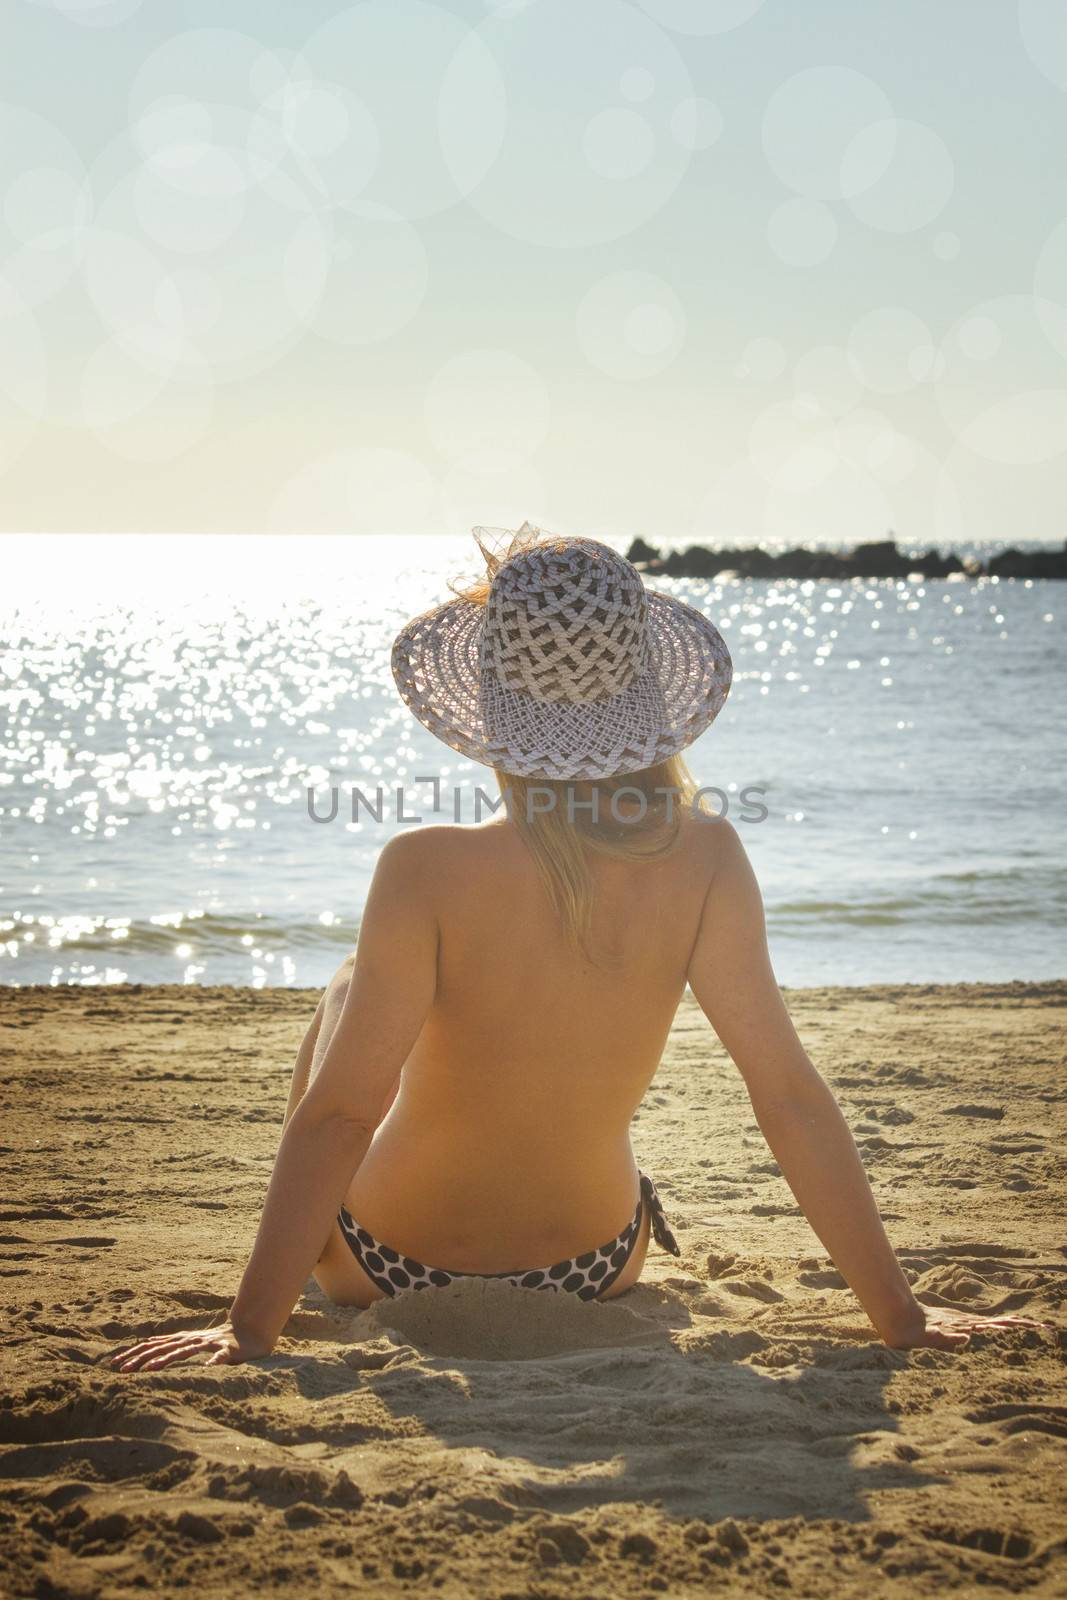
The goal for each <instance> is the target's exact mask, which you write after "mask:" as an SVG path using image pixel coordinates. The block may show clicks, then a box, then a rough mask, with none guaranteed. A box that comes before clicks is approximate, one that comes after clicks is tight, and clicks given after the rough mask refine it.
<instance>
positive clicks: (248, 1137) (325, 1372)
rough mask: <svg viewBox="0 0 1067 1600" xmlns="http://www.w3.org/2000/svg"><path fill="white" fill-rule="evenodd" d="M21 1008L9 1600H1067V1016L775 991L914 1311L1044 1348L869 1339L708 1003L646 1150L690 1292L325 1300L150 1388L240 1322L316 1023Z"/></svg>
mask: <svg viewBox="0 0 1067 1600" xmlns="http://www.w3.org/2000/svg"><path fill="white" fill-rule="evenodd" d="M0 993H2V998H0V1056H2V1064H0V1078H2V1081H3V1091H2V1099H3V1127H4V1131H3V1134H2V1135H0V1138H2V1143H3V1155H4V1182H3V1186H2V1197H0V1219H2V1222H0V1236H2V1237H0V1256H2V1261H0V1267H2V1271H3V1275H4V1283H3V1287H2V1291H0V1298H2V1300H3V1302H4V1307H5V1315H4V1318H3V1334H2V1347H0V1348H2V1353H0V1360H2V1363H3V1365H2V1372H0V1382H2V1386H3V1401H2V1409H0V1590H3V1591H4V1592H6V1593H10V1594H12V1595H19V1596H21V1595H33V1596H38V1597H46V1600H48V1597H58V1596H63V1597H72V1600H73V1597H82V1596H102V1597H103V1596H108V1597H119V1596H126V1595H134V1594H138V1593H143V1592H145V1591H146V1590H148V1591H150V1592H154V1593H161V1594H169V1593H171V1592H176V1591H178V1590H180V1589H183V1588H186V1587H188V1588H189V1589H191V1590H195V1592H196V1593H197V1595H198V1596H207V1597H210V1596H222V1595H226V1596H230V1595H234V1596H236V1595H247V1594H251V1593H254V1592H255V1593H275V1592H283V1593H286V1594H315V1595H322V1596H325V1595H335V1594H345V1593H348V1592H349V1591H353V1592H354V1591H356V1590H359V1591H361V1592H362V1593H364V1594H367V1595H371V1596H373V1595H376V1594H397V1593H408V1592H412V1593H414V1592H418V1593H420V1594H423V1593H439V1594H441V1595H448V1596H453V1595H455V1596H460V1595H462V1596H468V1595H475V1596H489V1597H499V1600H504V1597H509V1600H520V1597H527V1596H528V1597H535V1596H536V1597H551V1596H560V1597H564V1596H567V1597H570V1596H573V1597H579V1596H584V1597H594V1596H596V1597H599V1596H607V1595H610V1596H612V1597H613V1600H624V1597H630V1596H639V1595H640V1596H644V1595H653V1594H656V1593H665V1594H669V1595H672V1596H673V1595H683V1596H684V1595H698V1594H700V1595H703V1594H707V1593H709V1592H711V1593H719V1592H722V1593H729V1594H731V1595H750V1594H751V1595H773V1594H786V1595H795V1596H801V1595H804V1596H808V1595H810V1596H819V1597H822V1596H826V1595H834V1596H838V1595H841V1596H852V1595H855V1596H860V1595H862V1596H865V1597H866V1596H868V1595H869V1594H871V1593H872V1592H875V1593H877V1594H878V1595H880V1596H883V1595H889V1596H900V1597H901V1600H904V1597H910V1596H914V1595H934V1594H939V1593H942V1592H944V1591H945V1590H949V1591H955V1592H960V1593H968V1594H971V1593H979V1592H989V1591H994V1592H996V1591H1001V1590H1003V1591H1010V1592H1012V1593H1023V1592H1027V1593H1034V1594H1052V1593H1059V1594H1063V1593H1065V1592H1067V1560H1065V1553H1067V1541H1065V1540H1064V1533H1065V1529H1067V1517H1065V1514H1064V1513H1065V1499H1067V1496H1065V1474H1064V1437H1065V1435H1067V1393H1065V1386H1064V1383H1063V1378H1062V1350H1063V1346H1064V1339H1063V1336H1062V1332H1061V1331H1059V1330H1061V1329H1062V1327H1063V1314H1062V1300H1063V1278H1064V1272H1065V1267H1067V1259H1065V1258H1067V1251H1065V1248H1064V1247H1065V1242H1067V1233H1065V1229H1064V1218H1063V1197H1064V1189H1063V1171H1062V1168H1063V1122H1064V1080H1063V1065H1064V1041H1065V1028H1064V1020H1065V1008H1067V984H1065V983H1043V984H1031V985H1023V984H1014V985H1003V986H993V985H967V986H961V987H949V988H935V987H926V986H918V985H914V986H903V987H894V988H877V989H875V988H872V989H821V990H806V991H792V992H790V993H789V994H788V996H787V997H788V1000H789V1003H790V1006H791V1009H792V1012H793V1015H794V1017H795V1019H796V1022H797V1025H798V1028H799V1030H800V1033H801V1036H802V1037H803V1039H804V1041H805V1044H806V1045H807V1047H808V1049H809V1050H810V1052H811V1054H812V1057H813V1058H814V1060H815V1061H816V1063H817V1064H818V1065H819V1067H820V1069H821V1070H822V1071H823V1072H824V1074H825V1076H826V1077H827V1079H828V1080H829V1082H830V1083H831V1084H832V1085H833V1087H834V1089H835V1091H836V1092H837V1094H838V1096H839V1098H840V1100H841V1103H842V1105H843V1107H844V1109H845V1112H846V1115H847V1116H848V1117H849V1120H850V1122H851V1125H852V1127H853V1130H854V1132H855V1134H856V1138H857V1140H858V1141H859V1144H860V1146H861V1149H862V1151H863V1155H864V1159H865V1161H866V1163H867V1168H868V1171H869V1172H870V1175H871V1180H872V1183H873V1184H874V1187H875V1190H876V1192H877V1195H878V1199H879V1202H880V1204H881V1206H882V1209H883V1214H884V1216H885V1219H886V1223H887V1226H888V1229H889V1232H890V1236H891V1238H892V1239H893V1242H894V1244H895V1246H896V1247H897V1249H898V1251H899V1253H900V1256H901V1259H902V1261H903V1263H904V1265H905V1268H906V1270H907V1272H908V1275H909V1277H911V1278H912V1280H913V1281H914V1283H915V1286H916V1288H917V1290H918V1291H919V1292H920V1294H921V1295H922V1296H923V1297H924V1298H926V1299H927V1300H929V1301H931V1302H933V1303H935V1304H947V1305H953V1306H958V1307H961V1308H967V1309H973V1308H976V1307H980V1308H983V1309H986V1310H989V1311H994V1310H999V1309H1009V1310H1017V1311H1022V1312H1025V1313H1029V1314H1032V1315H1034V1316H1038V1317H1044V1318H1048V1319H1049V1320H1050V1321H1052V1322H1054V1323H1055V1325H1056V1326H1055V1328H1054V1329H1053V1331H1051V1332H1036V1331H1035V1332H1030V1331H1019V1332H1011V1333H1009V1332H1001V1333H997V1334H994V1335H992V1336H982V1337H976V1338H975V1339H974V1340H973V1343H972V1346H971V1348H969V1349H968V1350H966V1351H965V1352H963V1353H962V1354H952V1355H950V1354H947V1353H942V1352H939V1351H938V1352H935V1351H929V1350H926V1351H917V1352H910V1353H901V1352H895V1351H890V1350H888V1349H886V1348H885V1347H884V1346H883V1345H881V1344H880V1343H879V1342H878V1341H877V1339H876V1337H875V1335H874V1334H873V1331H872V1330H871V1328H870V1327H869V1325H868V1324H867V1322H866V1319H865V1318H864V1316H863V1315H862V1313H861V1312H860V1309H859V1307H858V1305H857V1304H856V1302H855V1301H854V1300H853V1298H852V1296H851V1294H850V1293H849V1292H848V1291H847V1289H845V1288H844V1287H843V1285H842V1283H841V1280H840V1279H839V1278H838V1276H837V1275H836V1273H835V1272H834V1271H833V1269H832V1268H831V1267H830V1265H829V1263H828V1261H827V1259H826V1256H825V1253H824V1252H823V1250H822V1249H821V1247H820V1246H819V1244H818V1242H817V1240H816V1239H815V1237H814V1235H813V1234H812V1233H811V1232H810V1230H809V1229H808V1227H807V1224H806V1223H805V1221H804V1219H803V1217H802V1216H801V1215H800V1213H799V1212H798V1210H797V1208H796V1206H795V1205H794V1204H793V1201H792V1196H791V1195H790V1193H789V1191H788V1189H787V1187H786V1185H785V1183H784V1182H783V1180H782V1178H781V1176H780V1175H779V1173H778V1170H777V1167H776V1166H775V1163H774V1161H773V1159H772V1157H771V1155H770V1152H769V1151H768V1149H767V1147H766V1145H765V1144H764V1142H763V1140H762V1139H761V1137H760V1134H759V1132H758V1129H757V1128H756V1125H755V1122H754V1119H753V1116H752V1113H751V1108H750V1107H749V1104H748V1100H747V1097H746V1095H745V1093H744V1089H743V1086H742V1084H741V1081H740V1078H739V1077H738V1075H737V1073H736V1071H735V1070H734V1068H733V1067H732V1066H731V1065H730V1063H729V1061H728V1060H727V1059H726V1058H725V1056H724V1054H723V1052H722V1050H721V1049H720V1048H719V1046H718V1045H717V1043H716V1042H715V1041H714V1040H713V1038H712V1036H711V1034H710V1031H709V1030H708V1028H707V1026H706V1024H705V1022H704V1020H703V1018H702V1017H701V1015H700V1013H699V1012H698V1011H697V1009H696V1007H695V1005H694V1004H693V1002H692V1001H691V1000H690V999H689V998H688V997H687V998H686V1000H685V1002H684V1003H683V1005H682V1007H681V1009H680V1011H679V1014H678V1018H677V1021H676V1024H675V1028H674V1031H673V1033H672V1036H671V1040H670V1044H669V1047H668V1050H667V1053H666V1055H665V1058H664V1061H663V1064H662V1066H661V1068H660V1072H659V1074H658V1076H657V1078H656V1081H655V1083H654V1084H653V1086H652V1088H651V1089H650V1090H649V1093H648V1095H647V1096H646V1099H645V1102H644V1104H643V1105H642V1107H641V1110H640V1112H639V1114H638V1117H637V1119H636V1122H635V1125H634V1130H633V1135H634V1148H635V1151H636V1154H637V1158H638V1161H639V1163H640V1164H641V1166H642V1167H644V1168H645V1169H646V1170H647V1171H649V1172H650V1173H651V1174H652V1176H653V1177H654V1178H655V1180H656V1182H657V1184H658V1186H659V1188H660V1192H661V1194H662V1197H663V1200H664V1204H665V1206H666V1209H667V1215H668V1218H669V1219H670V1220H671V1222H672V1223H673V1225H674V1227H675V1230H676V1232H677V1233H678V1235H679V1240H680V1243H681V1244H682V1248H683V1251H684V1255H683V1259H682V1260H681V1261H678V1260H676V1259H675V1258H673V1257H671V1256H669V1255H666V1254H665V1253H664V1252H662V1251H661V1250H659V1249H658V1247H656V1246H655V1245H653V1246H652V1248H651V1250H650V1253H649V1258H648V1261H647V1264H646V1267H645V1272H644V1277H643V1279H642V1281H641V1283H640V1284H639V1285H638V1286H637V1287H636V1288H635V1289H633V1290H632V1291H630V1292H629V1293H627V1294H626V1295H625V1296H623V1297H620V1299H618V1300H616V1301H613V1302H608V1303H605V1304H603V1305H597V1304H594V1305H584V1304H581V1303H579V1302H577V1301H575V1300H573V1299H571V1298H569V1297H567V1296H560V1297H559V1298H558V1299H557V1297H555V1296H550V1295H545V1294H536V1293H531V1292H529V1291H524V1290H520V1289H513V1288H510V1287H509V1286H507V1285H501V1284H491V1283H490V1284H484V1283H483V1284H469V1285H468V1284H463V1285H452V1286H450V1287H449V1288H448V1289H445V1290H434V1291H430V1292H425V1293H421V1294H409V1295H406V1296H403V1297H401V1298H400V1299H398V1300H395V1301H387V1302H384V1303H383V1305H382V1307H375V1308H372V1310H370V1311H368V1312H364V1313H362V1314H355V1313H352V1312H345V1311H340V1310H338V1309H337V1308H334V1307H331V1306H330V1304H329V1302H327V1301H326V1300H325V1299H324V1297H323V1296H322V1294H321V1293H320V1292H319V1291H318V1290H317V1289H315V1288H314V1285H312V1286H311V1287H310V1288H309V1291H308V1292H307V1293H306V1294H305V1296H304V1298H303V1300H302V1301H301V1303H300V1305H299V1306H298V1308H297V1310H296V1312H295V1313H294V1315H293V1318H292V1320H291V1322H290V1324H289V1326H288V1329H287V1334H286V1337H285V1339H284V1340H283V1342H282V1343H281V1344H280V1345H279V1347H278V1350H277V1351H276V1353H275V1354H274V1355H273V1356H272V1357H271V1358H270V1359H268V1360H266V1361H264V1362H261V1363H256V1364H253V1365H248V1366H242V1367H221V1368H214V1369H212V1370H210V1371H208V1370H204V1369H202V1368H198V1367H195V1366H178V1367H173V1368H170V1369H168V1370H167V1371H165V1372H164V1373H162V1374H158V1375H155V1376H152V1375H148V1374H140V1375H136V1376H132V1377H129V1376H128V1377H120V1376H118V1375H115V1374H113V1373H111V1372H110V1371H109V1369H108V1368H107V1367H106V1366H102V1365H100V1362H101V1359H102V1358H103V1357H104V1356H105V1355H106V1354H107V1353H109V1352H110V1351H111V1350H112V1349H113V1348H114V1347H115V1345H116V1343H117V1342H119V1341H131V1340H133V1339H135V1338H138V1337H142V1336H146V1335H148V1334H150V1333H153V1332H159V1331H165V1330H168V1329H171V1328H176V1327H181V1326H185V1325H187V1324H188V1323H189V1322H190V1321H193V1322H196V1321H198V1320H201V1321H203V1322H206V1321H208V1320H210V1319H211V1317H212V1315H217V1314H220V1313H222V1312H223V1311H224V1310H225V1308H226V1307H227V1306H228V1304H229V1302H230V1298H231V1296H232V1293H233V1291H234V1289H235V1287H236V1284H237V1281H238V1277H239V1274H240V1271H241V1269H242V1267H243V1265H244V1261H245V1259H246V1256H247V1252H248V1250H249V1248H250V1246H251V1243H252V1238H253V1235H254V1231H255V1227H256V1223H257V1221H258V1215H259V1209H260V1206H261V1204H262V1200H263V1196H264V1192H265V1189H266V1184H267V1180H268V1176H269V1172H270V1166H271V1160H272V1157H273V1153H274V1150H275V1148H276V1144H277V1139H278V1134H279V1127H280V1122H281V1116H282V1112H283V1108H284V1103H285V1096H286V1092H287V1088H288V1082H289V1074H290V1070H291V1066H292V1060H293V1056H294V1052H295V1049H296V1045H297V1042H298V1039H299V1038H300V1036H301V1033H302V1031H303V1029H304V1027H305V1026H306V1024H307V1022H308V1021H309V1020H310V1017H311V1013H312V1009H313V1005H314V1002H315V999H316V996H315V995H312V994H310V993H308V992H299V991H284V990H263V991H259V992H253V991H251V990H243V989H221V988H216V989H195V988H180V987H158V988H156V987H153V988H148V987H145V988H137V987H135V988H132V989H121V988H120V989H91V988H89V989H85V988H82V989H79V988H59V989H53V990H47V989H22V990H11V989H8V990H5V991H0Z"/></svg>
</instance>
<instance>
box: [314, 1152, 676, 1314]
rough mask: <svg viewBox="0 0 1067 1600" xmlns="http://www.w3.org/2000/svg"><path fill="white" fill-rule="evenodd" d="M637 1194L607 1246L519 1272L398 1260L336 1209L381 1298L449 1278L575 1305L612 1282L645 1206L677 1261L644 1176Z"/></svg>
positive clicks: (655, 1233) (652, 1189)
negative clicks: (557, 1294) (552, 1294)
mask: <svg viewBox="0 0 1067 1600" xmlns="http://www.w3.org/2000/svg"><path fill="white" fill-rule="evenodd" d="M638 1175H639V1177H640V1179H641V1192H640V1194H639V1196H638V1199H637V1210H636V1211H635V1212H634V1214H633V1218H632V1220H631V1221H630V1222H629V1223H628V1224H627V1226H626V1227H625V1228H624V1229H623V1230H622V1232H621V1233H620V1234H617V1235H616V1236H615V1238H614V1239H609V1240H608V1242H607V1244H602V1245H598V1246H597V1248H596V1249H595V1250H585V1251H583V1253H582V1254H581V1255H579V1256H568V1257H567V1259H566V1260H565V1261H556V1262H554V1263H553V1265H552V1266H550V1267H535V1268H531V1269H529V1270H527V1269H519V1270H517V1271H513V1272H448V1271H446V1270H445V1268H444V1267H427V1266H425V1265H424V1264H423V1263H422V1262H421V1261H416V1260H414V1258H413V1257H411V1256H404V1255H401V1254H400V1252H399V1251H398V1250H393V1249H391V1248H390V1247H389V1245H386V1244H382V1243H381V1242H380V1240H378V1239H376V1238H375V1237H374V1235H373V1234H371V1233H368V1232H367V1230H366V1228H361V1227H359V1225H358V1224H357V1223H356V1222H354V1221H353V1219H352V1217H351V1215H350V1214H349V1213H348V1212H347V1211H346V1210H345V1209H344V1208H343V1207H342V1208H341V1211H340V1214H339V1215H338V1218H337V1220H338V1222H339V1223H340V1225H341V1232H342V1233H343V1234H344V1236H345V1239H346V1240H347V1241H348V1245H349V1248H350V1249H351V1251H352V1254H353V1255H354V1256H355V1258H356V1260H357V1261H358V1262H359V1264H360V1266H361V1267H362V1268H363V1270H364V1272H365V1273H366V1274H367V1276H368V1278H371V1279H372V1280H373V1281H374V1282H375V1283H376V1284H377V1285H378V1287H379V1288H380V1289H381V1290H383V1291H384V1293H385V1294H387V1295H395V1294H399V1293H400V1291H401V1290H403V1289H432V1288H435V1287H437V1288H444V1286H445V1285H446V1284H449V1283H451V1282H452V1281H453V1279H455V1278H503V1279H504V1280H506V1281H507V1282H508V1283H514V1284H517V1285H519V1287H520V1288H523V1289H566V1290H568V1291H569V1292H570V1293H571V1294H576V1295H577V1296H578V1298H579V1300H592V1299H594V1298H595V1297H596V1296H597V1295H598V1294H602V1293H603V1292H604V1290H605V1289H607V1288H609V1287H610V1286H611V1284H613V1283H614V1282H615V1280H616V1278H618V1276H619V1274H620V1272H621V1271H622V1269H623V1268H624V1267H625V1265H626V1263H627V1262H628V1261H629V1259H630V1257H631V1255H632V1254H633V1249H634V1245H635V1244H636V1243H637V1236H638V1233H639V1232H640V1229H641V1210H642V1207H643V1205H644V1203H645V1201H646V1200H647V1201H648V1206H649V1210H650V1212H651V1214H652V1234H653V1237H654V1238H655V1240H656V1243H657V1244H659V1245H660V1246H661V1247H662V1248H663V1249H664V1250H668V1251H669V1252H670V1254H671V1255H672V1256H680V1255H681V1253H682V1252H681V1249H680V1248H679V1245H678V1241H677V1239H676V1238H675V1237H674V1234H673V1233H672V1232H671V1229H670V1227H669V1225H668V1223H667V1219H666V1217H665V1215H664V1212H663V1204H662V1202H661V1200H660V1197H659V1195H658V1194H657V1193H656V1185H655V1184H654V1183H653V1182H652V1179H651V1178H650V1177H649V1176H648V1174H647V1173H645V1172H641V1173H639V1174H638Z"/></svg>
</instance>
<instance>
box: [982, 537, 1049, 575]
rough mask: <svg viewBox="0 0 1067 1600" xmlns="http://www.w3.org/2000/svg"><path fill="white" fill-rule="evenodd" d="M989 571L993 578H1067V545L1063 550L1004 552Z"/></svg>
mask: <svg viewBox="0 0 1067 1600" xmlns="http://www.w3.org/2000/svg"><path fill="white" fill-rule="evenodd" d="M988 571H989V576H990V577H991V578H1067V544H1065V545H1064V547H1063V549H1062V550H1015V549H1009V550H1002V551H1001V552H1000V554H999V555H996V556H993V557H992V558H991V560H990V562H989V568H988Z"/></svg>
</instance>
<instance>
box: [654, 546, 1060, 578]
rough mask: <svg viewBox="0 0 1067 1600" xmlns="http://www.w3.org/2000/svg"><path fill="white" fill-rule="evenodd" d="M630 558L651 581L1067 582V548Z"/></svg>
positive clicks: (677, 553)
mask: <svg viewBox="0 0 1067 1600" xmlns="http://www.w3.org/2000/svg"><path fill="white" fill-rule="evenodd" d="M626 556H627V559H628V560H629V561H632V562H633V563H634V565H635V566H637V567H639V568H641V570H642V571H643V572H647V573H648V574H649V575H650V576H651V575H655V574H660V573H662V574H663V575H664V576H665V577H668V578H719V577H727V576H729V577H737V578H801V579H804V578H833V579H843V578H907V577H910V576H911V574H912V573H915V574H916V575H918V576H919V577H922V578H951V577H954V576H959V577H963V578H1067V543H1065V544H1064V547H1063V549H1062V550H1016V549H1014V548H1010V549H1007V550H1001V551H999V552H998V553H997V554H996V555H995V556H991V557H990V558H989V560H988V561H972V560H961V559H960V557H959V556H957V555H954V554H951V553H950V554H949V555H944V556H943V555H940V554H939V553H938V551H936V550H928V551H927V552H926V553H925V555H920V556H914V555H908V554H907V553H906V552H905V551H902V550H900V549H899V548H898V546H897V544H896V541H895V540H893V539H882V540H878V541H876V542H875V543H873V544H858V545H856V546H855V548H854V549H852V550H845V551H833V550H764V549H760V548H758V547H757V548H756V549H751V550H735V549H725V550H709V549H707V548H706V547H705V546H704V545H699V544H693V545H689V547H688V548H687V549H685V550H671V551H669V552H668V553H667V554H666V555H664V554H663V553H662V552H661V551H659V550H657V549H656V548H655V546H653V545H650V544H646V543H645V541H644V540H643V539H634V540H633V542H632V543H631V545H630V548H629V550H627V552H626Z"/></svg>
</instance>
